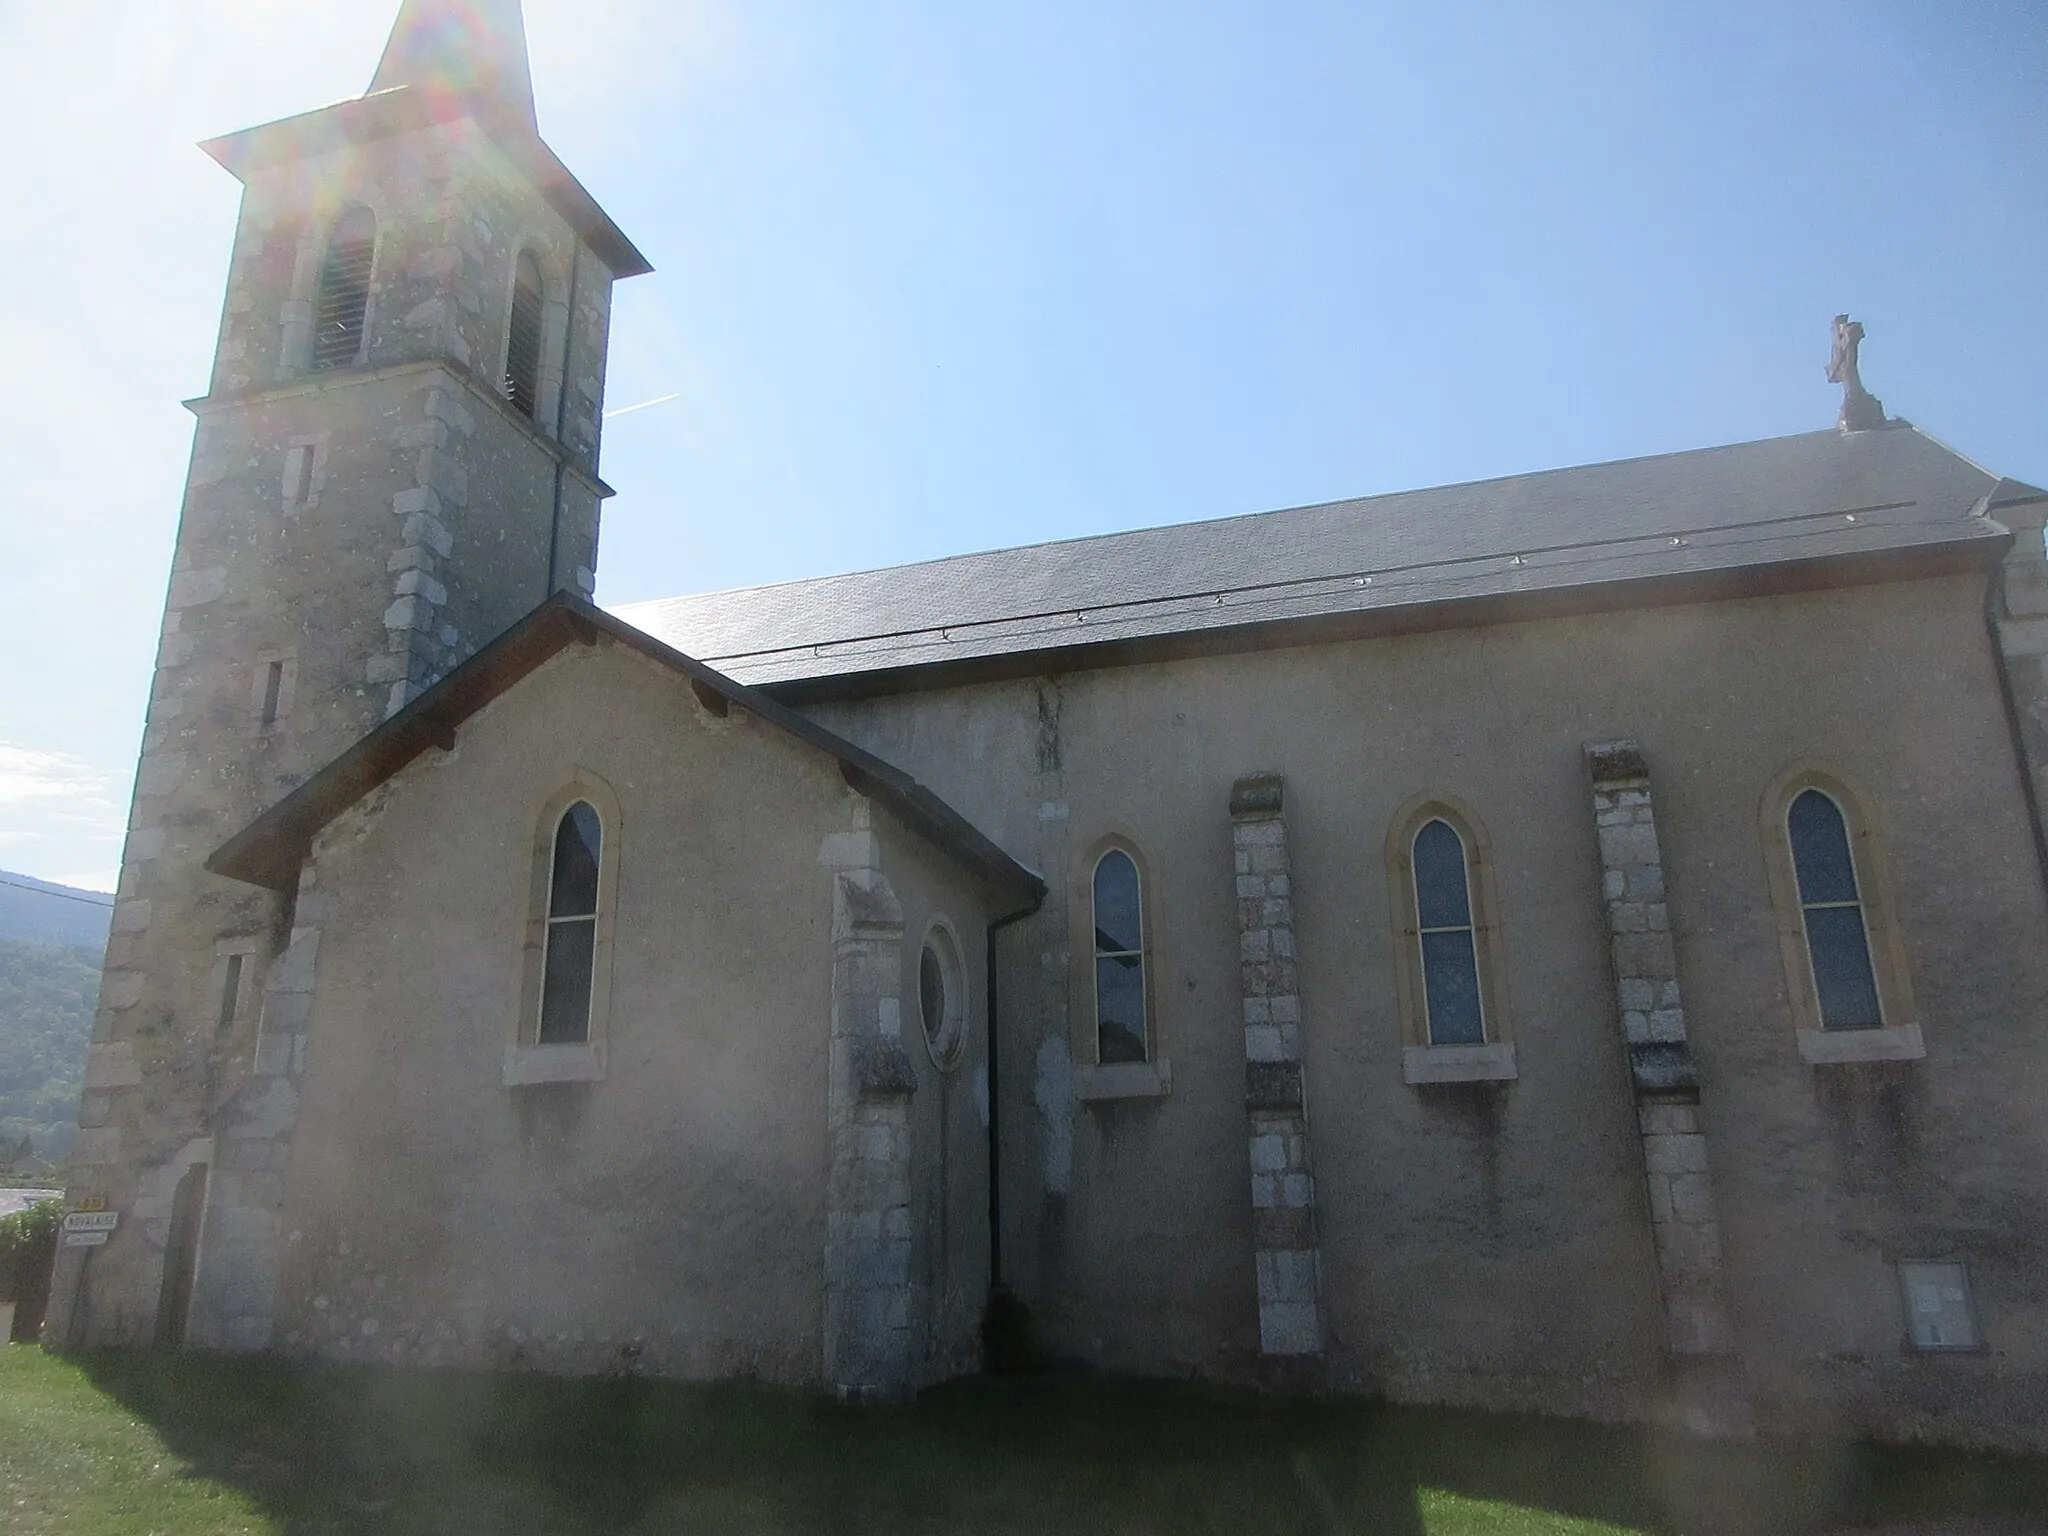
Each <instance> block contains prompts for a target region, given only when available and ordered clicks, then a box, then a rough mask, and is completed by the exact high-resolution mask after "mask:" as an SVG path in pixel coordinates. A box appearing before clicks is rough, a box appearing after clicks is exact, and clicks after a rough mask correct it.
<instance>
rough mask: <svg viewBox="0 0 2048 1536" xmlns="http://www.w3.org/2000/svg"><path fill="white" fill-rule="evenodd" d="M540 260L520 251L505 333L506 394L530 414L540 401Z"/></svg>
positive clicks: (529, 252)
mask: <svg viewBox="0 0 2048 1536" xmlns="http://www.w3.org/2000/svg"><path fill="white" fill-rule="evenodd" d="M540 329H541V286H540V263H539V262H538V261H536V260H534V256H533V252H531V251H521V252H520V253H519V262H518V266H517V269H516V270H515V271H514V273H513V276H512V320H511V325H510V328H509V330H508V331H507V334H506V337H505V398H506V399H507V400H510V401H511V402H512V408H513V409H514V410H515V411H517V412H519V414H520V415H522V416H526V417H529V418H530V417H531V416H532V415H533V413H534V411H535V409H536V408H537V407H538V406H539V404H540Z"/></svg>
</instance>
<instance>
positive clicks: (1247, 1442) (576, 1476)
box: [81, 1354, 2048, 1536]
mask: <svg viewBox="0 0 2048 1536" xmlns="http://www.w3.org/2000/svg"><path fill="white" fill-rule="evenodd" d="M81 1363H82V1364H83V1365H84V1367H85V1369H86V1371H87V1373H88V1375H89V1376H90V1377H91V1379H92V1380H93V1382H94V1383H95V1384H96V1385H97V1386H98V1387H99V1388H100V1389H101V1390H102V1391H104V1392H106V1393H108V1394H109V1395H111V1396H112V1397H114V1398H115V1399H117V1400H118V1401H119V1402H121V1403H122V1404H123V1405H125V1406H126V1407H127V1408H129V1409H130V1410H131V1411H133V1412H135V1413H136V1414H138V1415H140V1416H141V1417H143V1418H144V1419H146V1420H147V1421H149V1423H150V1424H151V1425H152V1426H154V1427H155V1429H156V1430H157V1431H158V1433H159V1434H161V1435H162V1436H163V1438H164V1439H165V1441H166V1442H167V1443H168V1444H169V1445H170V1447H171V1448H172V1449H173V1450H174V1451H175V1452H176V1453H177V1454H178V1455H179V1456H180V1457H182V1458H183V1459H184V1460H185V1461H186V1462H187V1463H188V1464H189V1465H190V1466H191V1467H192V1468H193V1469H194V1471H195V1472H197V1473H199V1474H203V1475H205V1476H209V1477H213V1478H217V1479H220V1480H223V1481H225V1482H228V1483H230V1484H233V1485H234V1486H236V1487H239V1488H241V1489H243V1490H244V1491H246V1492H248V1493H249V1494H250V1495H251V1496H252V1497H254V1498H256V1499H258V1500H259V1501H261V1502H262V1504H263V1505H264V1506H265V1507H266V1508H267V1509H268V1510H269V1511H270V1512H271V1514H272V1515H273V1516H274V1517H275V1518H276V1519H277V1521H278V1523H279V1524H280V1525H281V1526H282V1527H283V1528H284V1529H286V1530H289V1531H292V1532H294V1533H308V1536H310V1533H315V1532H319V1533H327V1532H343V1531H377V1532H392V1533H409V1532H433V1533H435V1536H466V1533H470V1532H478V1533H481V1532H491V1533H493V1536H499V1533H512V1532H518V1533H528V1532H532V1533H542V1532H561V1533H565V1536H580V1533H584V1532H599V1531H603V1532H657V1531H672V1530H674V1531H680V1530H692V1531H696V1530H705V1531H735V1532H754V1531H758V1532H797V1531H804V1532H812V1531H825V1532H838V1531H846V1532H852V1531H870V1530H890V1531H908V1532H940V1531H975V1532H1010V1531H1015V1532H1020V1533H1021V1532H1032V1533H1051V1536H1079V1533H1083V1532H1094V1531H1103V1532H1109V1531H1115V1532H1140V1531H1146V1532H1149V1531H1158V1532H1162V1533H1163V1532H1174V1533H1177V1536H1178V1533H1184V1532H1211V1531H1213V1532H1230V1533H1232V1536H1253V1533H1266V1532H1273V1533H1282V1532H1286V1533H1294V1532H1301V1533H1310V1532H1314V1533H1327V1532H1360V1533H1367V1532H1369V1533H1372V1536H1423V1533H1428V1536H1442V1533H1447V1532H1463V1531H1467V1530H1469V1531H1473V1532H1499V1533H1511V1532H1521V1531H1527V1532H1532V1533H1533V1532H1539V1531H1542V1532H1548V1531H1553V1530H1557V1529H1559V1528H1560V1527H1559V1526H1558V1525H1557V1524H1556V1523H1555V1521H1554V1520H1549V1519H1545V1518H1542V1515H1543V1513H1544V1512H1547V1513H1548V1515H1552V1516H1562V1517H1572V1518H1578V1519H1583V1520H1591V1521H1599V1522H1605V1523H1608V1524H1610V1525H1614V1526H1619V1527H1621V1528H1623V1529H1625V1530H1640V1531H1655V1532H1670V1533H1685V1536H1722V1533H1726V1536H1748V1533H1770V1536H1792V1533H1799V1532H1807V1531H1818V1530H1824V1529H1829V1528H1832V1527H1838V1526H1842V1525H1849V1524H1866V1523H1867V1524H1875V1523H1880V1522H1905V1521H1908V1520H1916V1519H1932V1518H1937V1517H1942V1518H1947V1517H1953V1516H1957V1515H1963V1514H2001V1513H2012V1512H2015V1511H2023V1510H2036V1511H2038V1510H2043V1509H2048V1460H2036V1459H2022V1458H2004V1457H1991V1456H1977V1455H1970V1454H1966V1453H1960V1452H1949V1451H1932V1450H1925V1449H1902V1448H1878V1447H1872V1446H1865V1445H1855V1444H1841V1445H1832V1446H1827V1445H1817V1444H1807V1443H1790V1442H1776V1441H1766V1442H1756V1443H1750V1444H1732V1443H1707V1442H1701V1441H1697V1440H1692V1439H1688V1438H1686V1437H1682V1436H1678V1435H1672V1434H1665V1433H1660V1432H1655V1431H1646V1430H1634V1429H1617V1428H1605V1427H1598V1426H1591V1425H1585V1424H1577V1423H1568V1422H1563V1421H1557V1420H1544V1419H1536V1418H1526V1417H1511V1416H1505V1415H1493V1414H1477V1413H1462V1412H1450V1411H1442V1410H1432V1409H1415V1408H1393V1407H1387V1406H1384V1405H1379V1404H1371V1403H1337V1404H1328V1403H1324V1404H1276V1403H1271V1402H1267V1401H1263V1400H1259V1399H1254V1398H1248V1397H1244V1396H1240V1395H1235V1394H1231V1393H1226V1392H1222V1391H1214V1390H1209V1389H1205V1388H1201V1387H1194V1386H1185V1385H1174V1384H1163V1383H1145V1382H1124V1381H1112V1380H1102V1379H1089V1378H1071V1377H1059V1378H1025V1379H1015V1378H1012V1379H1005V1380H1001V1381H975V1382H965V1383H960V1384H956V1385H953V1386H949V1387H946V1388H942V1389H939V1390H936V1391H933V1392H930V1393H927V1394H925V1396H924V1397H922V1398H921V1399H920V1400H919V1401H918V1402H917V1403H916V1404H915V1405H912V1406H909V1407H905V1408H900V1409H847V1408H841V1407H837V1406H834V1405H830V1404H826V1403H823V1402H820V1401H818V1400H816V1399H812V1398H807V1397H803V1396H800V1395H797V1394H792V1393H786V1392H779V1391H774V1390H770V1389H766V1388H759V1387H750V1386H743V1385H723V1386H705V1385H686V1384H679V1383H672V1382H657V1381H645V1380H634V1379H620V1380H608V1381H565V1380H557V1379H553V1378H545V1377H533V1376H479V1375H466V1374H460V1373H453V1372H428V1371H410V1370H396V1369H393V1370H380V1369H353V1368H341V1367H334V1366H314V1365H303V1364H300V1365H287V1364H284V1363H282V1362H276V1361H249V1360H225V1359H218V1358H209V1357H205V1356H194V1355H183V1356H179V1355H147V1354H118V1355H100V1356H91V1357H87V1358H86V1359H85V1360H84V1361H82V1362H81ZM1432 1490H1442V1491H1444V1492H1446V1493H1451V1494H1456V1495H1461V1496H1463V1497H1465V1498H1467V1499H1471V1500H1478V1501H1498V1502H1497V1505H1496V1506H1495V1507H1494V1508H1493V1509H1491V1510H1488V1509H1476V1510H1475V1509H1471V1508H1467V1507H1465V1506H1460V1507H1459V1508H1460V1511H1461V1512H1454V1513H1452V1514H1443V1513H1441V1511H1440V1510H1439V1513H1438V1514H1436V1515H1431V1514H1430V1513H1429V1511H1430V1509H1431V1507H1432V1504H1431V1500H1432V1497H1433V1495H1432Z"/></svg>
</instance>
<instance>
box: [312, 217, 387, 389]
mask: <svg viewBox="0 0 2048 1536" xmlns="http://www.w3.org/2000/svg"><path fill="white" fill-rule="evenodd" d="M376 253H377V218H376V215H375V214H373V213H371V212H370V210H369V209H367V208H361V207H358V208H351V209H349V210H348V212H346V213H344V214H343V215H342V216H341V217H340V218H339V219H336V220H335V221H334V231H333V233H332V234H330V235H329V236H328V237H327V255H326V257H325V259H323V260H322V261H321V263H320V297H319V300H318V301H317V303H316V304H315V306H314V310H313V367H314V369H315V370H316V371H318V370H321V369H327V368H346V367H349V366H350V365H351V364H353V363H354V362H355V361H356V360H357V359H358V358H359V357H361V356H362V351H363V322H364V320H365V319H366V318H367V316H368V314H369V310H370V266H371V263H372V261H373V260H374V259H375V257H376Z"/></svg>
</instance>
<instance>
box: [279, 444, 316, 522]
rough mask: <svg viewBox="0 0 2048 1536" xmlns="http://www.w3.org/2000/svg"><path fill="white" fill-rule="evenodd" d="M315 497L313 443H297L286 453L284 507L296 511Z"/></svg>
mask: <svg viewBox="0 0 2048 1536" xmlns="http://www.w3.org/2000/svg"><path fill="white" fill-rule="evenodd" d="M312 499H313V445H312V444H311V443H295V444H293V445H292V446H291V447H290V448H288V449H286V450H285V455H284V509H285V511H287V512H296V511H298V510H299V509H300V508H301V507H303V506H306V505H307V504H308V503H309V502H311V501H312Z"/></svg>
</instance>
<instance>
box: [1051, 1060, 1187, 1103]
mask: <svg viewBox="0 0 2048 1536" xmlns="http://www.w3.org/2000/svg"><path fill="white" fill-rule="evenodd" d="M1172 1091H1173V1068H1172V1066H1171V1065H1170V1064H1169V1063H1167V1062H1164V1061H1119V1062H1115V1063H1113V1064H1111V1065H1109V1066H1106V1067H1102V1066H1086V1065H1083V1066H1077V1067H1075V1068H1074V1097H1075V1098H1077V1099H1079V1100H1081V1101H1082V1102H1083V1103H1091V1102H1095V1101H1098V1100H1103V1099H1163V1098H1165V1097H1166V1096H1167V1095H1168V1094H1169V1093H1171V1092H1172Z"/></svg>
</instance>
